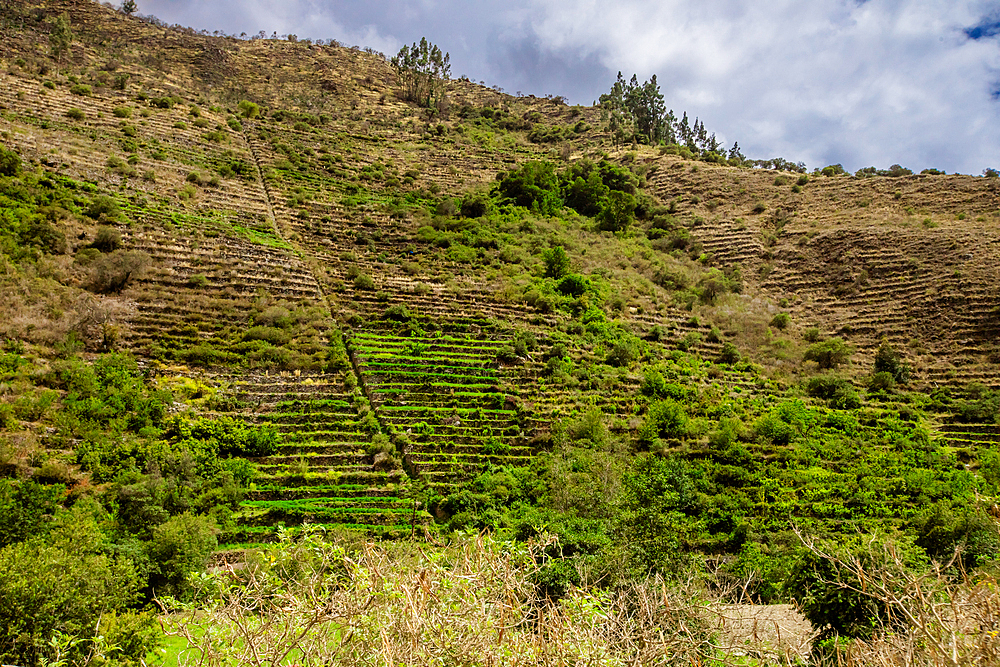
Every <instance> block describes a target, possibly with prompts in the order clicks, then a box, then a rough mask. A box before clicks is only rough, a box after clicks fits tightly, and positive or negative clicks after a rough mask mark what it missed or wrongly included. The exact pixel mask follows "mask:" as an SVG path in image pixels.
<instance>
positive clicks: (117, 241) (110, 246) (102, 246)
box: [90, 225, 122, 252]
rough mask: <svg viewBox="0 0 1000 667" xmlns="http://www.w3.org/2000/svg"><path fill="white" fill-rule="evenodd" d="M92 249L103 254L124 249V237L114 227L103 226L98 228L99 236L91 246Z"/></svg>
mask: <svg viewBox="0 0 1000 667" xmlns="http://www.w3.org/2000/svg"><path fill="white" fill-rule="evenodd" d="M90 245H91V247H92V248H95V249H97V250H100V251H101V252H113V251H115V250H118V249H119V248H121V247H122V235H121V232H119V231H118V230H117V229H115V228H114V227H108V226H107V225H101V226H100V227H98V228H97V235H96V236H95V237H94V242H93V243H91V244H90Z"/></svg>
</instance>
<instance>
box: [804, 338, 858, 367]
mask: <svg viewBox="0 0 1000 667" xmlns="http://www.w3.org/2000/svg"><path fill="white" fill-rule="evenodd" d="M853 352H854V350H853V349H851V346H850V345H848V344H847V343H845V342H844V340H843V339H842V338H831V339H830V340H824V341H822V342H819V343H814V344H812V345H810V346H809V349H807V350H806V353H805V356H804V357H803V358H804V359H805V361H815V362H816V364H817V365H818V366H819V367H820V368H836V367H837V366H839V365H841V364H842V363H844V362H846V361H847V360H848V359H850V358H851V354H852V353H853Z"/></svg>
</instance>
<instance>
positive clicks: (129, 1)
mask: <svg viewBox="0 0 1000 667" xmlns="http://www.w3.org/2000/svg"><path fill="white" fill-rule="evenodd" d="M137 11H139V5H137V4H135V0H125V1H124V2H123V3H122V13H123V14H127V15H128V16H132V14H135V13H136V12H137Z"/></svg>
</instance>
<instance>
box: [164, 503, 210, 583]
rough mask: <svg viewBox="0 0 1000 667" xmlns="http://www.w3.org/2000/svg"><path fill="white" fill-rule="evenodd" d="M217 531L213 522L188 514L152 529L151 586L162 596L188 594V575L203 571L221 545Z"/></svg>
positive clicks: (180, 515)
mask: <svg viewBox="0 0 1000 667" xmlns="http://www.w3.org/2000/svg"><path fill="white" fill-rule="evenodd" d="M216 533H218V529H217V528H216V526H215V524H214V523H213V522H212V520H211V519H209V518H207V517H203V516H196V515H194V514H191V513H188V512H185V513H184V514H179V515H177V516H175V517H173V518H171V519H169V520H168V521H166V522H165V523H162V524H160V525H159V526H157V527H156V528H154V529H153V537H152V540H151V541H150V544H149V557H150V560H151V561H152V562H153V564H154V568H155V570H154V572H153V574H152V577H151V580H150V583H151V584H153V586H154V588H155V589H156V591H157V592H159V593H168V594H171V595H183V594H185V593H187V592H188V590H189V587H188V584H187V576H188V574H190V573H191V572H203V571H204V570H205V566H206V565H207V564H208V557H209V556H210V555H211V554H212V552H213V551H214V550H215V548H216V547H217V546H218V541H217V540H216V537H215V535H216Z"/></svg>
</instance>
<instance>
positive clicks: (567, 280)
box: [556, 273, 590, 297]
mask: <svg viewBox="0 0 1000 667" xmlns="http://www.w3.org/2000/svg"><path fill="white" fill-rule="evenodd" d="M589 287H590V281H589V280H587V279H586V278H585V277H583V276H581V275H579V274H577V273H569V274H566V275H565V276H563V278H562V279H561V280H560V281H559V282H558V283H556V291H558V292H559V293H560V294H565V295H566V296H572V297H581V296H583V294H584V292H586V291H587V289H588V288H589Z"/></svg>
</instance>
